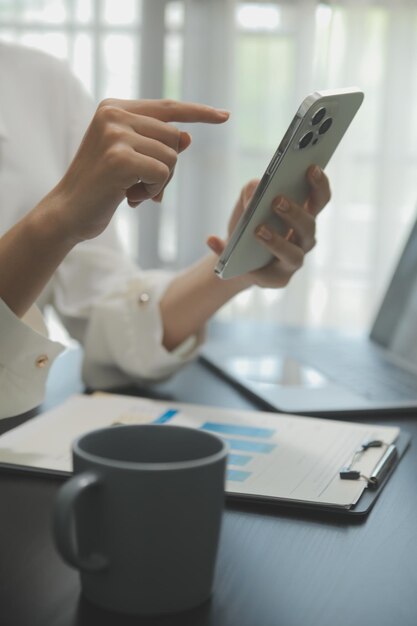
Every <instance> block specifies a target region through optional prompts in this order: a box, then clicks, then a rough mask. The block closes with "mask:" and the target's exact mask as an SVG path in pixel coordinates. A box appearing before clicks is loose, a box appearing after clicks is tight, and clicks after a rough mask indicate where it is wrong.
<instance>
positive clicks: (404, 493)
mask: <svg viewBox="0 0 417 626" xmlns="http://www.w3.org/2000/svg"><path fill="white" fill-rule="evenodd" d="M66 357H67V358H66V359H65V358H63V359H61V360H60V361H59V362H58V363H57V364H56V365H57V366H56V368H55V369H54V371H53V373H52V374H53V375H52V377H51V385H50V388H49V393H48V399H47V402H46V405H45V406H49V405H50V404H53V403H55V402H57V400H59V399H63V398H64V397H65V395H68V394H69V393H71V392H73V391H77V390H78V389H80V381H79V378H78V376H77V358H78V356H77V354H76V353H72V354H70V355H66ZM153 393H154V394H156V395H158V396H159V397H167V398H171V399H174V400H179V401H189V402H198V403H206V404H211V405H220V406H230V407H234V408H239V407H242V408H253V407H256V405H255V404H254V403H253V402H251V401H249V400H248V399H246V398H245V397H244V396H243V395H242V394H241V393H240V392H238V391H236V390H235V389H234V388H232V387H231V386H230V385H228V384H227V383H226V382H224V381H222V380H221V379H220V378H218V377H217V376H216V375H215V374H214V373H213V372H212V371H210V370H209V369H207V368H206V367H205V366H204V365H203V364H202V363H200V362H196V363H193V364H192V365H189V366H187V367H186V368H185V369H184V370H183V371H182V372H180V373H179V374H177V375H176V376H175V377H174V378H173V379H172V380H171V381H170V382H169V383H165V384H163V385H158V386H157V387H156V388H155V389H154V390H153ZM257 408H259V407H257ZM416 416H417V413H416ZM22 419H24V418H14V419H12V420H4V421H3V422H1V423H0V430H1V431H4V430H6V429H7V428H10V427H12V426H14V425H15V424H17V423H19V422H20V421H22ZM366 421H368V422H384V423H386V424H396V425H399V426H400V427H403V428H404V429H407V430H408V431H409V432H410V433H411V434H412V435H413V440H414V442H415V441H417V420H416V419H415V416H413V415H408V416H406V415H402V416H400V415H384V416H383V418H381V417H379V419H377V418H372V419H369V418H367V419H366ZM60 484H61V483H60V482H59V481H58V480H55V479H39V478H33V477H24V476H18V475H10V474H5V473H0V624H1V626H76V625H78V626H95V625H96V624H100V626H108V625H112V626H124V625H130V624H135V625H137V626H141V625H142V624H150V625H154V624H155V625H159V624H161V625H168V624H169V625H173V626H175V625H177V624H178V625H180V624H181V626H202V625H216V626H335V625H336V624H337V625H338V626H365V625H367V626H372V625H375V626H393V625H395V626H415V625H416V624H417V495H416V492H417V446H416V445H415V443H414V445H413V444H412V445H411V447H410V449H409V450H408V452H407V453H406V455H405V457H404V458H403V460H402V461H401V463H400V465H399V467H398V468H397V470H396V471H395V473H394V475H393V476H392V477H391V479H390V481H389V483H388V484H387V485H386V487H385V489H384V491H383V493H382V494H381V497H380V498H379V499H378V501H377V503H376V505H375V507H374V509H373V510H372V511H371V513H370V515H369V516H368V517H367V518H366V519H365V520H364V521H355V520H346V519H345V518H343V519H341V518H340V517H337V516H333V517H332V516H329V515H328V514H301V513H295V512H291V511H288V510H287V511H286V510H283V509H276V508H274V507H271V506H270V507H266V506H262V507H259V506H243V505H242V506H236V505H233V506H231V505H230V504H229V505H227V509H226V514H225V518H224V524H223V530H222V537H221V544H220V550H219V558H218V564H217V573H216V580H215V591H214V596H213V598H212V600H211V601H210V602H209V603H207V604H206V605H204V606H203V607H200V608H199V609H197V610H196V611H193V612H190V613H188V614H182V615H178V616H169V617H165V618H161V619H137V618H128V617H122V616H119V615H113V614H110V613H106V612H104V611H101V610H99V609H96V608H95V607H92V606H90V605H88V604H87V603H86V602H85V601H84V600H83V599H82V598H81V597H80V585H79V578H78V574H77V572H76V571H74V570H72V569H70V568H69V567H67V566H66V565H65V564H64V563H63V562H62V561H61V559H60V558H59V556H58V555H57V553H56V552H55V549H54V547H53V544H52V540H51V533H50V519H51V510H52V506H53V501H54V497H55V494H56V491H57V489H58V487H59V485H60Z"/></svg>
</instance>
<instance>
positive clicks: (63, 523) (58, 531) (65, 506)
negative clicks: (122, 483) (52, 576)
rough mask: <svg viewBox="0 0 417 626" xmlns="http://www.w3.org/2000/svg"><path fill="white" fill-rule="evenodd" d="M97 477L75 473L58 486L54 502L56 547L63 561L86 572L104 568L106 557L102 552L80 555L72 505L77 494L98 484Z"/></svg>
mask: <svg viewBox="0 0 417 626" xmlns="http://www.w3.org/2000/svg"><path fill="white" fill-rule="evenodd" d="M99 482H100V481H99V478H98V476H97V475H96V474H93V472H85V473H82V474H76V475H75V476H73V477H72V478H70V479H69V480H68V481H67V482H66V483H65V484H64V485H63V487H61V488H60V490H59V492H58V495H57V499H56V502H55V509H54V518H53V533H54V539H55V544H56V547H57V548H58V551H59V552H60V554H61V556H62V558H63V559H64V561H66V562H67V563H68V564H69V565H72V567H75V568H77V569H79V570H82V571H86V572H97V571H100V570H102V569H105V568H106V567H107V565H108V559H107V558H106V557H105V556H103V555H102V554H91V555H90V556H88V557H86V558H82V557H80V555H79V554H78V550H77V544H76V537H75V523H74V507H75V505H76V502H77V500H78V498H79V496H80V495H81V494H82V493H83V492H84V491H86V490H87V489H91V488H92V487H97V486H98V485H99Z"/></svg>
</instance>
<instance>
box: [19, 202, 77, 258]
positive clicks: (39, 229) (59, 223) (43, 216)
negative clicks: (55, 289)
mask: <svg viewBox="0 0 417 626" xmlns="http://www.w3.org/2000/svg"><path fill="white" fill-rule="evenodd" d="M65 214H66V211H65V210H64V199H63V198H62V197H61V196H60V194H59V193H57V192H55V190H52V191H51V192H50V193H49V194H48V195H47V196H45V198H43V199H42V200H41V201H40V202H39V204H37V205H36V206H35V208H34V209H33V210H32V211H31V212H30V213H29V214H28V215H27V228H28V229H29V230H30V235H31V240H32V241H33V242H38V244H39V245H45V246H47V247H48V249H53V250H55V251H57V252H59V251H62V256H63V257H64V256H65V255H66V254H68V252H69V251H70V250H71V249H72V248H73V247H74V246H75V245H76V244H77V243H79V242H80V239H79V238H77V237H76V236H75V235H74V233H73V232H72V230H71V228H70V225H69V223H68V221H67V220H65V219H64V215H65Z"/></svg>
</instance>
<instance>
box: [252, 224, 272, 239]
mask: <svg viewBox="0 0 417 626" xmlns="http://www.w3.org/2000/svg"><path fill="white" fill-rule="evenodd" d="M256 234H257V235H258V236H259V237H261V238H262V239H265V241H271V239H272V233H271V231H270V230H269V229H268V228H267V227H266V226H259V228H258V230H257V231H256Z"/></svg>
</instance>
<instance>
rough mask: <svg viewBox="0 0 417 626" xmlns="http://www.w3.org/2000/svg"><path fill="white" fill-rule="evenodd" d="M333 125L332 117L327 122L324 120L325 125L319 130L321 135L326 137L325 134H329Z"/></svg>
mask: <svg viewBox="0 0 417 626" xmlns="http://www.w3.org/2000/svg"><path fill="white" fill-rule="evenodd" d="M332 124H333V120H332V118H331V117H328V118H327V120H324V122H323V124H322V125H321V126H320V128H319V135H324V133H327V131H328V130H329V128H330V126H331V125H332Z"/></svg>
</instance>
